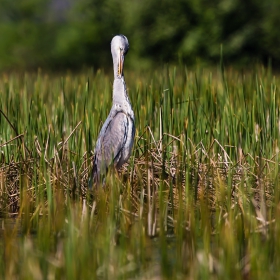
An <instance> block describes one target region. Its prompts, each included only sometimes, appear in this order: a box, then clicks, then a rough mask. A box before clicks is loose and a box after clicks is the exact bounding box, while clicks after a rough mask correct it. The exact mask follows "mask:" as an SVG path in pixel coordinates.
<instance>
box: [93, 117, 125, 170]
mask: <svg viewBox="0 0 280 280" xmlns="http://www.w3.org/2000/svg"><path fill="white" fill-rule="evenodd" d="M103 131H104V133H103V134H102V135H100V145H101V147H100V150H99V153H98V154H97V155H96V156H97V157H98V160H99V161H105V162H106V166H108V165H109V164H110V163H111V162H112V160H114V164H117V162H118V160H119V158H120V156H121V153H122V149H123V147H124V145H125V142H126V140H127V132H128V117H127V115H126V114H124V113H123V112H117V113H116V114H115V115H114V117H112V118H111V120H110V121H109V122H108V124H107V126H106V127H104V130H103Z"/></svg>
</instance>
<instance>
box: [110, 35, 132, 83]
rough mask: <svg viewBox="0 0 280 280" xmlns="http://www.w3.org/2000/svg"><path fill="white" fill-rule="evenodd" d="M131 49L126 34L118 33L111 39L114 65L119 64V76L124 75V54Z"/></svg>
mask: <svg viewBox="0 0 280 280" xmlns="http://www.w3.org/2000/svg"><path fill="white" fill-rule="evenodd" d="M128 49H129V43H128V40H127V38H126V37H125V36H124V35H121V34H120V35H116V36H115V37H114V38H113V39H112V41H111V52H112V57H113V61H114V65H117V73H115V75H117V77H119V78H120V77H122V76H123V64H124V56H125V55H126V54H127V52H128Z"/></svg>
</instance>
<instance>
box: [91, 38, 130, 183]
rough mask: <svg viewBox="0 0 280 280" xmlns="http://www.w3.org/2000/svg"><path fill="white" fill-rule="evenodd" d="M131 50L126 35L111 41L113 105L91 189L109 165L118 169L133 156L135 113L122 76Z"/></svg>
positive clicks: (97, 154)
mask: <svg viewBox="0 0 280 280" xmlns="http://www.w3.org/2000/svg"><path fill="white" fill-rule="evenodd" d="M128 49H129V43H128V40H127V38H126V37H125V36H124V35H117V36H115V37H114V38H113V39H112V41H111V53H112V57H113V68H114V83H113V105H112V108H111V111H110V113H109V116H108V117H107V119H106V121H105V122H104V124H103V126H102V128H101V130H100V133H99V136H98V138H97V142H96V147H95V151H94V160H93V170H92V177H91V179H90V187H91V186H92V184H93V183H95V184H98V183H100V182H101V179H102V177H104V175H105V174H106V172H107V170H108V167H109V166H110V165H113V166H114V167H115V168H116V169H119V168H120V167H121V166H122V165H123V164H124V163H125V162H126V161H127V160H128V159H129V157H130V154H131V150H132V146H133V142H134V136H135V126H134V112H133V109H132V106H131V103H130V100H129V97H128V94H127V90H126V83H125V79H124V73H123V68H124V59H125V55H126V53H127V52H128Z"/></svg>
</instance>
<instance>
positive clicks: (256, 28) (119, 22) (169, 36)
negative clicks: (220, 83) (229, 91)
mask: <svg viewBox="0 0 280 280" xmlns="http://www.w3.org/2000/svg"><path fill="white" fill-rule="evenodd" d="M279 11H280V2H279V1H278V0H267V1H260V0H248V1H243V0H235V1H233V0H213V1H206V0H177V1H173V0H163V1H156V0H141V1H139V0H134V1H131V0H123V1H117V0H104V1H97V0H79V1H74V0H52V1H50V0H21V1H9V0H0V18H1V22H0V38H1V39H0V69H11V68H12V69H13V68H31V69H32V68H35V69H36V68H37V67H43V68H49V69H59V68H61V69H63V68H80V67H82V66H93V67H94V68H99V67H105V68H106V67H108V66H110V67H111V56H110V55H108V52H109V44H110V41H111V39H112V36H113V35H115V34H118V33H123V34H125V35H126V36H127V37H128V38H129V41H130V45H131V49H132V50H133V51H131V53H130V55H129V57H130V58H129V60H128V61H127V62H128V64H130V65H131V66H132V67H141V68H147V67H150V66H153V65H158V64H162V63H178V62H183V63H187V64H188V65H190V64H192V63H194V62H195V61H196V60H197V59H199V60H201V61H203V62H206V63H213V62H214V63H216V62H217V61H219V59H220V52H221V45H222V46H223V56H224V59H225V60H226V61H227V62H229V63H236V64H241V65H244V64H247V63H248V62H252V61H258V62H263V63H265V64H266V63H268V61H272V64H273V65H274V66H277V64H278V65H279V62H280V48H279V45H280V31H279V26H280V13H279Z"/></svg>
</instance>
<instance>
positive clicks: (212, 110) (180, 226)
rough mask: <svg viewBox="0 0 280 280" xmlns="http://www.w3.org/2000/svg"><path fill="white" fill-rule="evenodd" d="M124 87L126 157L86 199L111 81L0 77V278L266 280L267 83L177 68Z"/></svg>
mask: <svg viewBox="0 0 280 280" xmlns="http://www.w3.org/2000/svg"><path fill="white" fill-rule="evenodd" d="M130 72H131V73H130ZM126 81H127V84H128V88H129V95H130V98H131V101H132V104H133V108H134V111H135V115H136V127H137V132H136V139H135V144H134V150H133V154H132V156H131V158H130V161H129V162H128V163H127V164H126V165H125V166H124V167H123V168H122V170H121V171H120V173H119V174H116V173H115V172H113V171H112V170H111V171H110V172H109V174H108V176H107V177H106V182H105V185H106V187H105V188H104V189H98V190H96V189H94V190H92V191H89V190H88V188H87V186H88V179H89V174H90V171H91V168H92V156H93V149H94V145H95V140H96V138H97V136H98V132H99V130H100V128H101V126H102V121H104V120H105V119H106V117H107V114H108V112H109V110H110V106H111V84H112V81H111V75H110V76H107V75H106V74H105V73H104V72H103V71H101V70H98V71H96V72H94V71H93V70H87V71H84V72H83V73H78V74H77V73H76V74H72V73H66V74H63V75H58V74H57V75H54V74H47V73H43V72H42V71H38V73H33V74H31V73H26V74H22V75H20V74H9V75H8V74H2V75H1V77H0V92H1V100H0V104H1V105H0V106H1V107H0V109H1V116H0V137H1V142H0V149H1V166H0V216H1V218H0V219H1V226H2V227H1V231H0V235H1V240H2V241H1V242H0V252H1V256H2V261H1V264H0V275H1V278H3V279H4V278H6V279H13V278H22V279H92V278H100V279H129V278H139V279H152V278H153V277H154V278H156V277H158V278H168V279H171V278H172V279H173V278H174V279H175V278H176V279H177V278H178V279H186V278H187V279H217V278H219V279H243V278H245V279H263V277H268V276H269V278H270V279H277V278H278V276H279V273H280V272H279V267H280V266H279V265H280V254H279V252H280V250H279V249H280V242H279V238H278V237H279V231H280V226H279V219H280V211H279V209H280V208H279V205H280V204H279V198H280V194H279V175H278V169H279V147H278V145H279V144H278V139H279V126H280V118H279V101H280V100H279V99H280V97H279V93H278V88H279V76H274V75H273V73H272V71H271V70H270V69H265V68H263V67H261V66H257V67H255V68H254V69H253V70H250V71H243V72H242V71H236V70H233V69H231V68H229V69H226V70H224V69H222V68H219V67H218V68H217V69H214V70H213V69H212V70H209V69H203V68H201V67H200V66H197V68H196V69H188V68H187V67H183V66H180V67H173V68H171V67H170V68H169V67H165V68H163V69H161V70H158V71H155V72H151V73H134V72H132V71H127V73H126Z"/></svg>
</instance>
